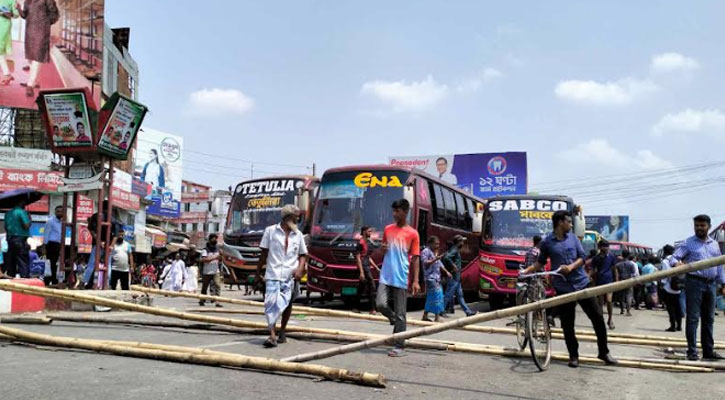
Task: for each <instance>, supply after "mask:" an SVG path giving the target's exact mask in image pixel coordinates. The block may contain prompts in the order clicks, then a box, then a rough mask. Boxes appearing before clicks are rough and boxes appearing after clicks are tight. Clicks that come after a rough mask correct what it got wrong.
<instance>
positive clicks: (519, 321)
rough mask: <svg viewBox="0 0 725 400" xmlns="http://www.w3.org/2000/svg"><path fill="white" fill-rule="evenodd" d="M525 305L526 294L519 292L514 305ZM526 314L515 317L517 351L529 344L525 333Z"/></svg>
mask: <svg viewBox="0 0 725 400" xmlns="http://www.w3.org/2000/svg"><path fill="white" fill-rule="evenodd" d="M524 303H526V292H524V291H520V292H518V293H516V305H521V304H524ZM526 317H527V314H519V315H517V316H516V341H517V342H518V344H519V350H523V349H525V348H526V345H527V344H528V343H529V335H528V332H527V331H526Z"/></svg>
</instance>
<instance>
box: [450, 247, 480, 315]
mask: <svg viewBox="0 0 725 400" xmlns="http://www.w3.org/2000/svg"><path fill="white" fill-rule="evenodd" d="M465 242H466V238H464V237H463V236H461V235H456V236H454V237H453V245H452V246H451V248H450V249H449V250H448V252H447V253H446V255H445V260H446V263H447V264H448V265H450V266H452V267H453V271H452V273H451V275H452V278H451V279H449V280H448V286H446V312H447V313H449V314H453V313H455V310H454V307H455V304H456V297H458V302H459V303H461V308H462V309H463V312H465V313H466V316H467V317H470V316H471V315H476V312H475V311H473V310H471V308H470V307H468V304H466V299H464V298H463V287H462V286H461V267H462V264H463V263H462V260H461V249H462V248H463V245H464V244H465Z"/></svg>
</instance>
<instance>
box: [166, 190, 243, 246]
mask: <svg viewBox="0 0 725 400" xmlns="http://www.w3.org/2000/svg"><path fill="white" fill-rule="evenodd" d="M231 199H232V193H231V192H229V191H228V190H215V191H212V189H211V187H210V186H206V185H202V184H199V183H195V182H191V181H186V180H184V181H182V183H181V214H180V216H179V219H178V220H176V222H177V224H178V226H179V230H180V231H181V232H184V233H186V234H187V235H189V237H190V240H191V243H192V244H196V245H197V246H204V245H205V243H206V239H207V236H208V235H209V234H210V233H221V232H223V230H224V229H225V226H226V216H227V210H228V209H229V204H230V202H231Z"/></svg>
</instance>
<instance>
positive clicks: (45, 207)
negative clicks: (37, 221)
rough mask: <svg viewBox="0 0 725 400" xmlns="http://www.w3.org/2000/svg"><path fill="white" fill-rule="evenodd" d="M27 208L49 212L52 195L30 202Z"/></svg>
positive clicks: (33, 210)
mask: <svg viewBox="0 0 725 400" xmlns="http://www.w3.org/2000/svg"><path fill="white" fill-rule="evenodd" d="M25 209H26V210H27V211H29V212H36V213H47V212H48V211H49V210H50V196H48V195H47V194H46V195H45V196H43V197H41V198H40V200H38V201H36V202H35V203H33V204H28V206H27V207H25Z"/></svg>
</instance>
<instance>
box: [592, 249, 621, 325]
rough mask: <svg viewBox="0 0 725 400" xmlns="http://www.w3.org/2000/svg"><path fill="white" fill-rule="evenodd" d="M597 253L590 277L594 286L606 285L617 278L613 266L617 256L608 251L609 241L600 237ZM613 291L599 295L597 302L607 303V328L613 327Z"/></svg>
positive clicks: (593, 259) (593, 260)
mask: <svg viewBox="0 0 725 400" xmlns="http://www.w3.org/2000/svg"><path fill="white" fill-rule="evenodd" d="M598 247H599V253H597V255H595V256H594V258H592V272H591V274H590V278H591V279H592V280H593V281H594V284H595V285H596V286H602V285H606V284H609V283H612V282H615V281H618V280H619V276H618V273H617V268H615V267H614V266H615V265H616V264H617V258H616V257H615V256H614V255H612V253H610V252H609V242H607V241H606V240H604V239H602V240H600V241H599V245H598ZM613 297H614V294H613V293H607V294H604V295H601V296H599V304H600V305H604V304H606V305H607V315H608V316H609V319H608V320H607V326H609V329H614V321H613V320H612V314H614V305H613V301H612V299H613Z"/></svg>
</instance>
